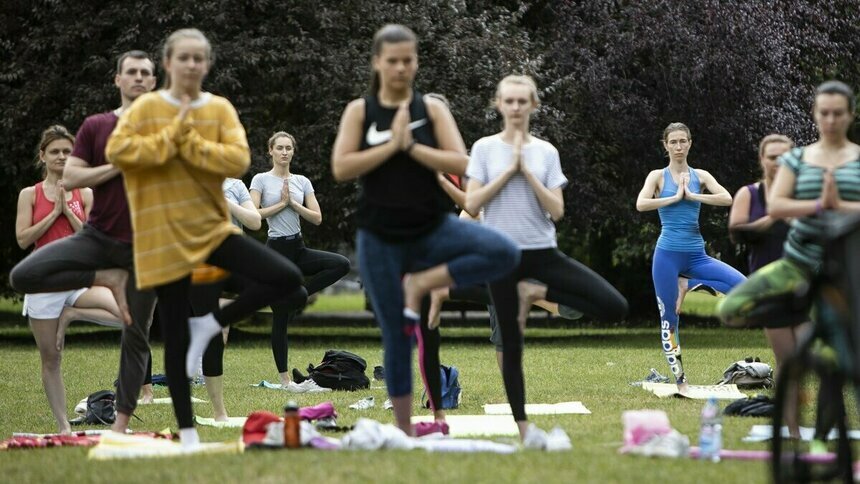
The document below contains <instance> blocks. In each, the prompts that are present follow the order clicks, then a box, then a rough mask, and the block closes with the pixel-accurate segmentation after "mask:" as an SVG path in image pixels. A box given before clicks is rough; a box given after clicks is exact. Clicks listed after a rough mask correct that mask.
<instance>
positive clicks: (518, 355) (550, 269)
mask: <svg viewBox="0 0 860 484" xmlns="http://www.w3.org/2000/svg"><path fill="white" fill-rule="evenodd" d="M523 279H536V280H538V281H540V282H542V283H543V284H546V285H547V295H546V299H547V300H548V301H550V302H555V303H559V304H564V305H566V306H570V307H572V308H576V309H578V310H579V311H582V312H583V313H585V314H587V315H589V316H591V317H593V318H596V319H599V320H602V321H618V320H620V319H622V318H624V316H626V315H627V300H626V299H624V296H622V295H621V293H619V292H618V291H617V290H616V289H615V288H614V287H612V285H610V284H609V283H608V282H606V280H604V279H603V278H602V277H600V276H599V275H598V274H597V273H595V272H594V271H592V270H591V269H589V268H588V267H586V266H584V265H583V264H581V263H579V262H577V261H575V260H573V259H571V258H570V257H568V256H566V255H564V254H563V253H561V251H559V250H558V249H555V248H551V249H537V250H524V251H522V257H521V259H520V265H519V266H518V267H517V268H516V269H515V270H514V271H513V272H512V273H510V274H508V275H507V276H505V277H503V278H502V279H499V280H497V281H495V282H492V283H490V296H491V297H492V300H493V304H494V305H495V306H496V312H497V315H498V318H499V327H500V329H501V332H502V347H503V350H504V354H503V356H502V379H503V380H504V382H505V392H506V393H507V395H508V403H510V405H511V411H512V413H513V416H514V420H516V421H523V420H526V410H525V404H526V392H525V383H524V379H523V366H522V359H523V334H522V333H521V332H520V328H519V325H518V324H517V313H518V310H519V297H518V294H517V283H518V282H519V281H521V280H523Z"/></svg>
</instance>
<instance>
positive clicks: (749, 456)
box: [690, 447, 860, 466]
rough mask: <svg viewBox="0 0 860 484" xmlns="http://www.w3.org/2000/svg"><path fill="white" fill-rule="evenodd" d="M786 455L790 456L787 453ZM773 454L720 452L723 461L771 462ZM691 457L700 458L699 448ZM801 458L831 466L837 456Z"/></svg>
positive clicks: (858, 463) (807, 455)
mask: <svg viewBox="0 0 860 484" xmlns="http://www.w3.org/2000/svg"><path fill="white" fill-rule="evenodd" d="M786 455H790V454H788V453H786ZM770 456H771V452H770V451H769V450H730V449H723V450H721V451H720V458H721V459H733V460H770ZM690 457H692V458H693V459H698V458H699V448H698V447H691V448H690ZM800 458H801V459H802V460H804V461H806V462H809V463H812V464H829V463H831V462H833V461H834V460H836V454H834V453H833V452H828V453H826V454H808V453H803V454H801V456H800ZM854 465H855V466H858V465H860V461H858V462H856V463H855V464H854Z"/></svg>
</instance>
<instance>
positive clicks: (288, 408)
mask: <svg viewBox="0 0 860 484" xmlns="http://www.w3.org/2000/svg"><path fill="white" fill-rule="evenodd" d="M300 432H301V418H300V417H299V406H298V404H296V402H294V401H289V402H287V404H286V405H284V447H286V448H288V449H298V448H299V447H301V446H302V442H301V435H300Z"/></svg>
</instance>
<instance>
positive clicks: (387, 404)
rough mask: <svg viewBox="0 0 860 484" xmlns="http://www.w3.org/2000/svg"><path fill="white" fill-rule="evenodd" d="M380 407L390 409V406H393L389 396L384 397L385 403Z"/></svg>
mask: <svg viewBox="0 0 860 484" xmlns="http://www.w3.org/2000/svg"><path fill="white" fill-rule="evenodd" d="M382 408H384V409H385V410H391V409H392V408H394V404H393V403H391V399H390V398H386V399H385V403H383V404H382Z"/></svg>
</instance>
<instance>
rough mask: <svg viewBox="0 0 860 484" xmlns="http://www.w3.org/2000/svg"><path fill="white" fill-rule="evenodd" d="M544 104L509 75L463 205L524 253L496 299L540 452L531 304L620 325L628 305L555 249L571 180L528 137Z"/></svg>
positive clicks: (517, 392)
mask: <svg viewBox="0 0 860 484" xmlns="http://www.w3.org/2000/svg"><path fill="white" fill-rule="evenodd" d="M539 102H540V101H539V98H538V92H537V86H536V85H535V82H534V80H532V78H531V77H528V76H517V75H511V76H507V77H505V78H504V79H502V80H501V81H500V82H499V84H498V86H497V89H496V95H495V106H496V109H497V110H498V111H499V112H500V113H501V115H502V118H503V120H504V127H503V129H502V131H501V132H500V133H498V134H495V135H492V136H487V137H485V138H481V139H480V140H478V141H476V142H475V144H474V145H473V146H472V152H471V157H470V159H469V167H468V170H467V171H466V174H467V176H468V177H469V185H468V188H467V190H466V207H465V208H466V210H467V211H468V212H469V213H476V212H478V211H479V210H480V209H481V208H483V209H484V214H483V219H482V222H481V223H482V224H483V225H485V226H488V227H491V228H493V229H495V230H497V231H499V232H501V233H504V234H506V235H507V236H509V237H510V238H511V239H513V240H514V241H515V242H516V243H517V245H518V246H519V249H520V263H519V265H518V266H517V267H516V269H514V271H513V272H511V273H509V274H508V275H506V276H504V277H502V278H501V279H498V280H496V281H494V282H490V295H491V297H492V302H493V305H494V306H495V308H496V315H497V318H498V325H499V330H500V331H501V336H502V348H503V352H502V378H503V380H504V385H505V393H506V394H507V396H508V402H509V403H510V405H511V412H512V414H513V417H514V420H515V421H516V422H517V426H518V427H519V431H520V438H521V439H523V441H524V442H525V443H526V445H535V446H540V445H541V442H540V440H541V437H540V435H541V434H542V431H540V430H539V429H537V428H534V427H531V426H529V425H528V420H527V417H526V411H525V401H526V396H525V379H524V376H523V366H522V355H523V335H524V332H525V326H526V319H527V317H528V312H529V309H530V308H531V305H532V304H533V303H534V302H535V301H537V300H539V299H544V300H547V301H550V302H554V303H559V304H564V305H566V306H569V307H572V308H575V309H577V310H579V311H582V312H583V313H585V314H587V315H590V316H592V317H595V318H598V319H600V320H603V321H618V320H620V319H622V318H623V317H624V316H625V315H626V314H627V300H625V299H624V297H623V296H622V295H621V294H620V293H619V292H618V291H617V290H616V289H615V288H614V287H612V285H610V284H609V283H608V282H606V281H605V280H604V279H603V278H602V277H600V276H599V275H597V274H596V273H595V272H594V271H592V270H591V269H589V268H588V267H586V266H584V265H583V264H581V263H579V262H577V261H576V260H574V259H572V258H570V257H568V256H566V255H564V254H563V253H562V252H561V251H559V250H558V248H557V242H556V232H555V225H554V223H553V222H554V221H557V220H559V219H561V217H562V216H563V215H564V197H563V194H562V188H563V187H564V186H565V185H566V184H567V178H565V176H564V174H563V173H562V171H561V160H560V159H559V153H558V150H557V149H556V148H555V147H554V146H553V145H552V144H550V143H549V142H547V141H544V140H542V139H538V138H537V137H535V136H533V135H532V134H530V132H529V120H530V116H531V114H532V113H533V112H534V111H535V110H536V109H537V107H538V105H539ZM532 280H535V281H536V282H532ZM532 433H534V434H535V435H534V436H531V437H530V434H532ZM535 441H537V442H535Z"/></svg>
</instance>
